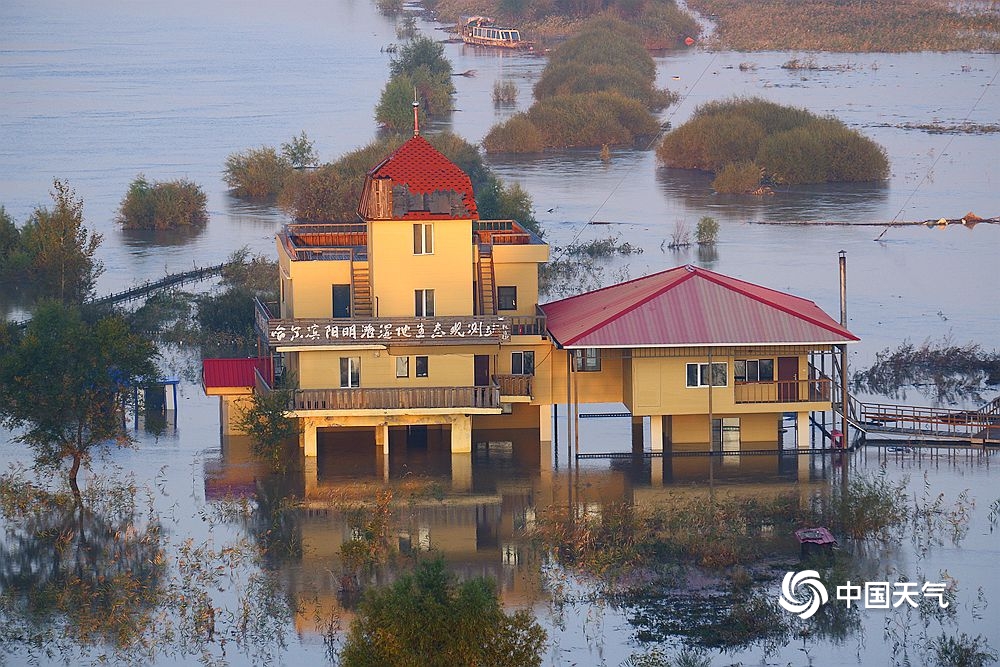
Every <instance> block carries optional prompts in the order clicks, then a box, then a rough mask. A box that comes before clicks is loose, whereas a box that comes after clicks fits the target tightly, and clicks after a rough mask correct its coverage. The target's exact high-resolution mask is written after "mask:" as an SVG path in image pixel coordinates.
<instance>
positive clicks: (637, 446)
mask: <svg viewBox="0 0 1000 667" xmlns="http://www.w3.org/2000/svg"><path fill="white" fill-rule="evenodd" d="M642 422H643V419H642V417H632V453H633V454H641V453H642V452H643V450H644V449H645V448H646V444H645V436H643V433H642V426H643V424H642Z"/></svg>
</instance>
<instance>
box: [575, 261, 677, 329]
mask: <svg viewBox="0 0 1000 667" xmlns="http://www.w3.org/2000/svg"><path fill="white" fill-rule="evenodd" d="M677 268H684V267H677ZM669 270H670V271H673V270H674V269H669ZM660 273H667V271H661V272H660ZM655 275H658V274H655V273H654V274H651V275H649V276H645V277H646V278H650V277H652V276H655ZM694 276H695V273H694V272H693V271H688V272H687V273H686V274H685V275H683V276H681V277H680V278H678V279H677V280H674V281H673V282H671V283H670V284H668V285H664V286H662V287H661V288H659V289H658V290H655V291H654V292H652V293H651V294H648V295H646V296H645V297H644V298H642V299H639V300H638V301H636V302H635V303H633V304H632V305H630V306H629V307H628V308H625V309H623V310H619V311H617V312H616V313H615V314H614V315H610V316H608V317H607V318H605V319H604V320H601V321H600V322H598V323H597V324H595V325H594V326H592V327H590V328H589V329H587V330H586V331H583V332H582V333H579V334H577V335H576V336H574V337H573V338H570V339H569V340H567V341H566V342H565V343H563V345H572V344H573V343H575V342H576V341H578V340H580V339H581V338H583V337H584V336H586V335H588V334H591V333H593V332H594V331H596V330H597V329H600V328H601V327H603V326H604V325H606V324H607V323H609V322H610V321H611V320H614V319H618V318H619V317H622V316H623V315H627V314H628V313H631V312H632V311H634V310H635V309H636V308H639V307H640V306H643V305H645V304H647V303H649V302H650V301H652V300H653V299H655V298H656V297H658V296H660V295H661V294H663V293H664V292H666V291H668V290H671V289H673V288H675V287H677V286H678V285H680V284H682V283H685V282H687V281H688V280H690V279H691V278H693V277H694ZM640 280H641V278H640ZM627 284H628V283H620V284H619V286H621V285H627ZM589 294H593V292H589Z"/></svg>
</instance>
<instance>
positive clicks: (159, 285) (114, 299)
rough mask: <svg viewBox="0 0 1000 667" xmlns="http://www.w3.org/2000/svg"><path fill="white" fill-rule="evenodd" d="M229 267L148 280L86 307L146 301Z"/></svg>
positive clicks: (19, 324) (20, 322)
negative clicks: (139, 300) (159, 293)
mask: <svg viewBox="0 0 1000 667" xmlns="http://www.w3.org/2000/svg"><path fill="white" fill-rule="evenodd" d="M227 266H229V265H228V264H227V263H225V262H223V263H222V264H215V265H213V266H202V267H197V268H194V269H191V270H190V271H182V272H180V273H171V274H170V275H168V276H164V277H163V278H160V279H159V280H147V281H146V282H144V283H141V284H139V285H135V286H133V287H130V288H129V289H127V290H122V291H121V292H112V293H111V294H105V295H104V296H99V297H95V298H93V299H88V300H86V301H84V305H88V306H91V305H95V306H96V305H107V304H119V303H128V302H129V301H135V300H137V299H144V298H146V297H149V296H152V295H153V294H155V293H157V292H159V291H162V290H165V289H169V288H171V287H177V286H179V285H184V284H186V283H193V282H198V281H199V280H204V279H205V278H211V277H212V276H217V275H221V274H222V271H223V270H224V269H225V268H226V267H227ZM30 321H31V318H27V319H24V320H18V321H15V322H12V324H13V325H14V326H15V327H24V326H27V324H28V322H30Z"/></svg>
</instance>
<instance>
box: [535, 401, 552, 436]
mask: <svg viewBox="0 0 1000 667" xmlns="http://www.w3.org/2000/svg"><path fill="white" fill-rule="evenodd" d="M538 439H539V440H543V441H548V442H552V406H551V405H549V404H548V403H544V404H542V405H539V406H538Z"/></svg>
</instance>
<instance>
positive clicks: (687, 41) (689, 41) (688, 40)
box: [684, 37, 694, 46]
mask: <svg viewBox="0 0 1000 667" xmlns="http://www.w3.org/2000/svg"><path fill="white" fill-rule="evenodd" d="M684 43H685V44H687V45H688V46H692V45H693V44H694V38H693V37H685V38H684Z"/></svg>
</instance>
